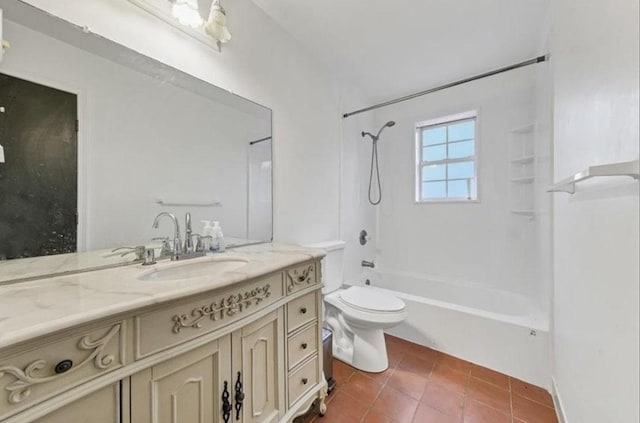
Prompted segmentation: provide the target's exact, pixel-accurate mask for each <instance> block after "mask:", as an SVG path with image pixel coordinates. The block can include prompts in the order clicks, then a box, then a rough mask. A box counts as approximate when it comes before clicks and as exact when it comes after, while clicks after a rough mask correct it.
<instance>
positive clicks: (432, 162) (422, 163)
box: [416, 112, 478, 202]
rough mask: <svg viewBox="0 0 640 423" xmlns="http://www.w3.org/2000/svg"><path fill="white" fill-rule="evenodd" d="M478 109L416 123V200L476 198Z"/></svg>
mask: <svg viewBox="0 0 640 423" xmlns="http://www.w3.org/2000/svg"><path fill="white" fill-rule="evenodd" d="M476 119H477V115H476V113H475V112H469V113H464V114H459V115H455V116H447V117H444V118H441V119H434V120H430V121H427V122H421V123H418V124H417V125H416V164H417V167H416V201H418V202H429V201H473V200H476V199H477V197H478V195H477V189H478V188H477V160H476V150H477V139H476Z"/></svg>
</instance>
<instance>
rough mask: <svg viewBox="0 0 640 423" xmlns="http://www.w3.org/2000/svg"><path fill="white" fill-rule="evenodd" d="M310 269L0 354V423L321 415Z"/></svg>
mask: <svg viewBox="0 0 640 423" xmlns="http://www.w3.org/2000/svg"><path fill="white" fill-rule="evenodd" d="M319 268H320V263H319V261H317V260H312V261H309V262H306V263H303V264H299V265H295V266H292V267H290V268H287V269H284V270H280V271H276V272H272V273H269V274H267V275H264V276H260V277H256V278H254V279H250V280H247V281H242V282H238V283H233V284H227V285H226V286H224V287H221V288H218V289H214V290H211V291H208V292H204V293H201V294H197V295H191V296H189V297H184V298H179V299H176V300H172V301H169V302H165V303H160V304H156V305H152V306H147V307H145V308H142V309H138V310H132V311H131V312H128V313H124V316H123V317H121V318H116V317H113V318H111V319H105V320H104V321H98V322H95V323H92V324H89V325H86V326H80V327H75V328H71V329H68V330H66V331H64V332H59V333H57V334H54V335H51V336H48V337H45V338H40V339H36V340H33V341H30V342H28V343H26V344H22V345H19V346H16V347H12V348H10V349H5V350H0V422H3V423H4V422H5V421H6V422H10V423H16V422H19V423H22V422H37V423H60V422H73V423H85V422H86V423H89V422H91V423H95V422H98V423H164V422H166V423H231V422H233V423H288V422H291V421H292V420H293V419H294V418H295V417H296V416H298V415H301V414H303V413H304V412H306V411H307V410H308V409H309V407H310V406H311V405H312V404H313V403H314V402H315V403H316V405H318V406H319V407H320V410H321V411H322V412H324V397H325V395H326V389H325V388H326V383H325V382H324V379H323V377H322V354H320V353H319V350H320V348H319V347H320V345H321V295H320V277H319Z"/></svg>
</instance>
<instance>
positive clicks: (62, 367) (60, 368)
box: [54, 360, 73, 374]
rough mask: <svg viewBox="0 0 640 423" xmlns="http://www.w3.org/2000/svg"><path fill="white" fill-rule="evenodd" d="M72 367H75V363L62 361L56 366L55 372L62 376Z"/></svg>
mask: <svg viewBox="0 0 640 423" xmlns="http://www.w3.org/2000/svg"><path fill="white" fill-rule="evenodd" d="M71 367H73V361H71V360H62V361H61V362H60V363H58V364H56V367H55V368H54V371H55V372H56V374H61V373H64V372H66V371H68V370H69V369H71Z"/></svg>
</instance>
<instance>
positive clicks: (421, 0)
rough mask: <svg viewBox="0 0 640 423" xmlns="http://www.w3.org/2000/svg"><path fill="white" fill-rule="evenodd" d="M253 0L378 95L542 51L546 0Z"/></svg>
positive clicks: (340, 72) (333, 66)
mask: <svg viewBox="0 0 640 423" xmlns="http://www.w3.org/2000/svg"><path fill="white" fill-rule="evenodd" d="M254 2H255V3H256V4H257V5H258V6H260V7H261V8H262V9H263V10H264V11H265V12H266V13H267V14H268V15H270V16H271V17H272V18H273V19H274V20H275V21H276V22H277V23H278V24H280V25H281V26H282V27H283V28H284V29H285V30H286V31H288V32H289V33H290V34H291V35H292V36H293V37H294V38H296V39H297V40H298V41H299V42H300V43H301V44H302V45H303V46H304V47H305V48H307V49H309V51H310V52H311V53H312V54H313V55H315V56H317V57H318V59H319V61H320V62H321V63H323V64H324V65H325V66H327V67H328V69H329V70H330V71H331V72H333V73H334V75H335V76H336V77H337V78H339V79H340V80H342V81H343V82H346V83H351V84H357V85H358V86H359V88H360V89H361V90H363V91H364V94H365V95H366V96H367V97H368V98H369V99H371V100H376V101H378V100H388V99H391V98H394V97H397V96H401V95H405V94H410V93H412V92H414V91H420V90H423V89H427V88H430V87H433V86H435V85H438V84H441V83H446V82H451V81H453V80H456V79H460V78H462V77H468V76H473V75H475V74H477V73H481V72H485V71H488V70H492V69H495V68H499V67H502V66H506V65H509V64H512V63H515V62H518V61H521V60H526V59H529V58H532V57H534V56H537V55H540V54H541V53H543V52H541V51H540V50H539V46H540V44H541V39H542V33H543V26H544V20H545V16H546V10H547V7H548V2H549V0H387V1H381V0H254Z"/></svg>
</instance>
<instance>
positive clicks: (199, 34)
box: [0, 0, 231, 51]
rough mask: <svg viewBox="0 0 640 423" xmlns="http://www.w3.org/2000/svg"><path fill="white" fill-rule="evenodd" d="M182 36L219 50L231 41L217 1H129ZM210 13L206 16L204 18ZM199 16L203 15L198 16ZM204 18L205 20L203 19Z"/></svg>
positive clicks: (223, 14)
mask: <svg viewBox="0 0 640 423" xmlns="http://www.w3.org/2000/svg"><path fill="white" fill-rule="evenodd" d="M1 2H2V0H0V3H1ZM129 2H131V3H133V4H135V5H136V6H138V7H140V8H142V9H144V10H145V11H147V12H149V13H151V14H152V15H154V16H156V17H157V18H159V19H161V20H162V21H164V22H166V23H168V24H169V25H171V26H173V27H175V28H177V29H179V30H180V31H182V32H183V33H185V34H187V35H189V36H191V37H193V38H195V39H196V40H198V41H201V42H203V43H204V44H206V45H207V46H209V47H213V48H215V47H214V45H215V46H217V47H218V51H221V50H222V44H224V43H227V42H228V41H229V40H231V34H230V33H229V29H228V28H227V14H226V12H225V10H224V8H223V7H222V5H221V4H220V0H129ZM206 11H209V14H208V15H207V14H206ZM201 12H202V13H201ZM204 16H206V17H207V19H204Z"/></svg>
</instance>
